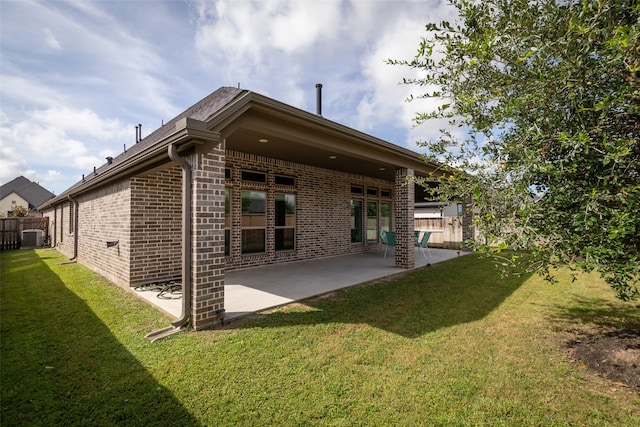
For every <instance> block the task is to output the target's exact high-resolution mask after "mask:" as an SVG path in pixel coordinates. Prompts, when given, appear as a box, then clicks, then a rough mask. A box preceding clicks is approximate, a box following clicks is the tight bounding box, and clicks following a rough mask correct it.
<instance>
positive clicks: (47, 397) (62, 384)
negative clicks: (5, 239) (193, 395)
mask: <svg viewBox="0 0 640 427" xmlns="http://www.w3.org/2000/svg"><path fill="white" fill-rule="evenodd" d="M1 256H2V265H1V269H2V286H1V298H2V299H1V303H0V313H1V317H2V324H1V326H0V331H1V352H2V358H1V360H0V367H1V379H2V383H1V385H0V389H1V393H2V394H1V397H2V412H1V413H2V425H3V426H10V425H46V426H49V425H92V426H97V425H110V426H111V425H130V426H134V425H145V426H148V425H181V426H189V425H198V422H197V421H196V420H195V419H194V418H193V417H192V416H191V415H190V414H189V413H188V412H187V410H186V409H185V408H184V407H183V406H182V405H181V404H180V402H179V401H178V400H177V399H176V398H175V397H174V396H173V395H172V393H171V392H170V391H169V390H167V389H166V388H164V387H162V386H161V385H160V384H159V383H158V382H156V381H155V379H154V378H153V377H152V376H151V375H150V374H149V373H148V372H147V371H146V369H145V368H144V366H142V365H141V364H140V363H139V362H138V360H137V359H136V358H135V357H134V356H133V355H132V354H131V353H129V351H128V350H127V349H126V348H125V347H124V346H123V345H122V344H121V343H120V342H119V341H118V340H117V339H116V338H115V337H114V336H113V334H112V333H111V332H110V330H109V329H108V328H107V327H106V326H105V324H104V323H102V322H101V320H100V319H99V318H98V317H97V316H96V315H95V314H94V313H93V312H92V311H91V309H90V308H89V307H88V306H87V305H86V303H85V302H84V301H83V300H82V299H80V298H79V297H78V296H76V294H74V293H73V292H71V291H70V290H69V289H67V288H66V287H65V285H64V283H62V281H61V280H60V278H59V277H58V276H57V275H56V274H55V273H54V272H53V271H52V270H51V269H49V268H48V266H47V265H46V264H45V263H44V262H43V261H42V260H41V259H40V258H39V257H38V255H37V254H36V253H35V251H32V250H31V251H15V252H8V253H2V254H1Z"/></svg>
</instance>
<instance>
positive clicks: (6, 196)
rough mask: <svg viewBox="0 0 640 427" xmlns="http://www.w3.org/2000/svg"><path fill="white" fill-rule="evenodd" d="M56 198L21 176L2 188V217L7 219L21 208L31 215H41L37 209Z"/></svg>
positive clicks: (0, 207)
mask: <svg viewBox="0 0 640 427" xmlns="http://www.w3.org/2000/svg"><path fill="white" fill-rule="evenodd" d="M55 196H56V195H55V194H53V193H52V192H50V191H49V190H47V189H45V188H43V187H41V186H40V185H39V184H37V183H35V182H31V181H29V180H28V179H27V178H25V177H24V176H19V177H17V178H15V179H14V180H12V181H9V182H7V183H6V184H4V185H2V186H1V187H0V216H2V217H6V216H7V215H8V213H9V212H10V211H12V210H13V209H15V208H17V207H19V206H21V207H23V208H25V209H27V210H28V211H29V213H30V214H33V215H35V214H39V213H38V210H37V207H38V206H40V205H41V204H43V203H45V202H46V201H47V200H50V199H53V198H54V197H55Z"/></svg>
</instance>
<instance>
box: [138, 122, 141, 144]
mask: <svg viewBox="0 0 640 427" xmlns="http://www.w3.org/2000/svg"><path fill="white" fill-rule="evenodd" d="M138 129H139V130H140V141H141V142H142V124H141V123H138Z"/></svg>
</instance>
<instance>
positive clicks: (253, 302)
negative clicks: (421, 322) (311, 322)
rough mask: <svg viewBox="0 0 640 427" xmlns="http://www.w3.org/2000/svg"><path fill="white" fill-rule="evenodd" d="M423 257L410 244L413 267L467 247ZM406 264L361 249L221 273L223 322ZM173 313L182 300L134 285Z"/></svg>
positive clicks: (385, 274)
mask: <svg viewBox="0 0 640 427" xmlns="http://www.w3.org/2000/svg"><path fill="white" fill-rule="evenodd" d="M430 250H431V255H432V257H429V255H427V257H426V259H425V257H424V256H423V254H422V253H421V252H419V251H418V249H416V254H415V257H416V267H415V268H421V267H424V266H426V265H427V264H435V263H438V262H442V261H446V260H449V259H452V258H456V257H458V256H462V255H466V254H468V252H462V251H456V250H449V249H434V248H431V249H430ZM406 271H407V270H405V269H401V268H396V267H395V266H394V257H393V254H387V256H386V257H385V256H384V255H383V253H382V252H380V253H363V254H356V255H345V256H339V257H332V258H322V259H316V260H309V261H300V262H292V263H287V264H272V265H266V266H262V267H255V268H250V269H245V270H237V271H231V272H228V273H226V274H225V286H224V293H225V295H224V297H225V309H226V313H225V322H228V321H231V320H233V319H236V318H238V317H242V316H246V315H248V314H251V313H255V312H258V311H263V310H266V309H269V308H273V307H277V306H280V305H284V304H288V303H291V302H293V301H298V300H301V299H305V298H309V297H312V296H315V295H321V294H324V293H327V292H331V291H334V290H337V289H341V288H346V287H349V286H354V285H358V284H361V283H366V282H369V281H372V280H376V279H380V278H383V277H388V276H393V275H396V274H401V273H403V272H406ZM134 294H135V295H137V296H138V297H140V298H142V299H144V300H145V301H147V302H149V303H151V304H152V305H153V306H155V307H156V308H158V309H160V310H161V311H163V312H164V313H166V314H168V315H169V316H171V317H173V318H178V317H180V314H181V311H182V300H181V299H179V298H175V299H162V298H158V292H153V291H140V292H139V291H134Z"/></svg>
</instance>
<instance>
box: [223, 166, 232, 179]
mask: <svg viewBox="0 0 640 427" xmlns="http://www.w3.org/2000/svg"><path fill="white" fill-rule="evenodd" d="M224 179H231V169H229V168H224Z"/></svg>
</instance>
